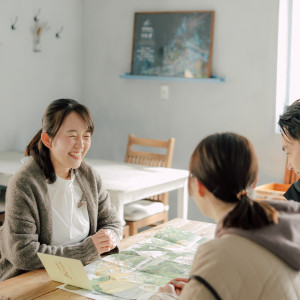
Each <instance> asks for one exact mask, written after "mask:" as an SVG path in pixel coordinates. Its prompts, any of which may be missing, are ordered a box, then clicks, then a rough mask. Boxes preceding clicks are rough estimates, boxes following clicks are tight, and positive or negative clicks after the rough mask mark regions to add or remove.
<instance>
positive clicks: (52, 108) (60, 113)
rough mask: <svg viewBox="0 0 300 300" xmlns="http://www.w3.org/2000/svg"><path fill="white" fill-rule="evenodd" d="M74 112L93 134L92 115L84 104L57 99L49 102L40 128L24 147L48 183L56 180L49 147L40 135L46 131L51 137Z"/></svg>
mask: <svg viewBox="0 0 300 300" xmlns="http://www.w3.org/2000/svg"><path fill="white" fill-rule="evenodd" d="M71 112H76V113H77V114H78V115H80V116H81V117H82V119H83V120H84V121H85V123H86V126H87V128H88V131H89V132H90V133H91V134H93V132H94V122H93V119H92V116H91V114H90V112H89V110H88V109H87V107H85V106H84V105H82V104H80V103H78V102H77V101H75V100H72V99H58V100H55V101H53V102H51V103H50V104H49V106H48V107H47V109H46V111H45V113H44V116H43V119H42V129H41V130H39V132H38V133H37V134H36V135H35V136H34V137H33V139H32V140H31V141H30V143H29V144H28V146H27V147H26V149H25V156H32V157H33V159H34V160H35V161H36V162H37V164H38V165H39V166H40V168H41V169H42V170H43V172H44V174H45V177H46V179H47V180H48V182H49V183H53V182H55V180H56V174H55V171H54V168H53V165H52V162H51V159H50V152H49V149H48V148H47V147H46V146H45V145H44V144H43V142H42V140H41V135H42V133H43V132H47V133H48V135H49V137H50V138H51V139H53V138H54V137H55V136H56V134H57V132H58V130H59V128H60V127H61V125H62V123H63V121H64V120H65V118H66V117H67V116H68V115H69V114H70V113H71Z"/></svg>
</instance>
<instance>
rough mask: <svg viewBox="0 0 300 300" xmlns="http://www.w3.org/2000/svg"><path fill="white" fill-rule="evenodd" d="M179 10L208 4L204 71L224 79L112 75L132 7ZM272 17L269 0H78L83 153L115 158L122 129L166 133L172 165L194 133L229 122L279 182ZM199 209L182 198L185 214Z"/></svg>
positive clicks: (126, 59)
mask: <svg viewBox="0 0 300 300" xmlns="http://www.w3.org/2000/svg"><path fill="white" fill-rule="evenodd" d="M182 10H215V27H214V47H213V61H212V73H213V74H214V75H219V76H225V77H226V82H225V83H207V82H163V81H146V80H126V79H120V78H119V76H120V75H123V74H124V73H125V72H129V71H130V64H131V47H132V31H133V21H134V12H141V11H182ZM277 20H278V1H274V0H265V1H260V0H252V1H239V0H227V1H224V0H202V1H199V0H185V1H182V0H163V1H141V0H126V1H124V0H110V1H99V0H87V1H85V2H84V16H83V44H84V49H83V99H84V101H85V103H86V104H87V105H88V107H89V108H90V109H91V110H92V112H93V115H94V118H95V123H96V131H95V136H94V137H93V139H94V140H93V146H92V149H91V150H90V156H92V157H102V158H107V159H115V160H123V159H124V153H125V146H126V142H127V135H128V134H129V133H134V134H135V135H137V136H142V137H148V138H158V139H166V138H168V137H171V136H172V137H175V138H176V143H175V154H174V160H173V166H174V167H175V168H188V162H189V157H190V154H191V152H192V151H193V149H194V147H195V146H196V144H197V143H198V142H199V141H200V139H202V138H203V137H204V136H206V135H208V134H210V133H214V132H217V131H218V132H220V131H228V130H229V131H234V132H238V133H241V134H243V135H245V136H247V137H248V138H249V139H250V140H251V141H252V142H253V144H254V146H255V148H256V150H257V154H258V159H259V163H260V174H259V183H266V182H270V181H271V182H272V181H277V182H281V181H282V180H283V173H284V165H285V157H284V155H283V153H282V150H281V144H280V136H279V135H276V134H275V133H274V124H275V120H274V115H275V91H276V54H277ZM162 84H167V85H169V88H170V100H169V101H163V100H161V99H160V85H162ZM172 197H173V198H174V195H173V196H172ZM174 203H175V202H173V201H171V211H170V216H171V217H174V216H175V214H176V209H175V207H174ZM172 204H173V205H172ZM199 216H200V214H199V213H198V212H197V208H195V205H194V203H193V202H192V201H190V206H189V217H190V218H191V219H199Z"/></svg>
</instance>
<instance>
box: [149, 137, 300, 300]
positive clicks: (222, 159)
mask: <svg viewBox="0 0 300 300" xmlns="http://www.w3.org/2000/svg"><path fill="white" fill-rule="evenodd" d="M189 169H190V178H189V191H190V195H191V196H192V197H193V199H194V201H195V202H196V204H197V206H198V207H199V209H200V210H201V211H202V212H203V213H204V214H205V215H206V216H209V217H211V218H213V219H214V220H215V221H216V223H217V227H216V232H215V239H213V240H211V241H209V242H206V243H205V244H202V245H201V246H200V247H199V248H198V251H197V254H196V256H195V259H194V262H193V265H192V267H191V271H190V277H189V278H175V279H174V280H172V281H170V282H169V284H167V285H166V286H164V287H161V288H160V290H159V292H158V293H157V294H155V295H154V296H152V298H151V299H152V300H159V299H165V300H167V299H183V300H185V299H189V300H193V299H195V300H196V299H197V300H198V299H206V300H207V299H230V300H234V299H251V300H255V299H278V300H279V299H295V300H296V299H300V273H299V270H300V204H299V203H298V202H294V201H264V202H262V201H255V200H254V199H252V198H251V190H252V189H253V187H254V186H255V184H256V180H257V173H258V164H257V157H256V154H255V151H254V149H253V146H252V145H251V143H250V142H249V141H248V140H247V139H246V138H245V137H243V136H240V135H237V134H234V133H222V134H213V135H210V136H208V137H206V138H205V139H203V140H202V141H201V142H200V143H199V144H198V146H197V147H196V149H195V150H194V152H193V154H192V156H191V160H190V167H189Z"/></svg>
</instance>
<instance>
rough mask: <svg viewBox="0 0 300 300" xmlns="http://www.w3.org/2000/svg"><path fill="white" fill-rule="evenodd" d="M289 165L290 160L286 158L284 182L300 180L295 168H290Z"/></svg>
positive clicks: (290, 182)
mask: <svg viewBox="0 0 300 300" xmlns="http://www.w3.org/2000/svg"><path fill="white" fill-rule="evenodd" d="M287 166H288V161H287V160H286V165H285V173H284V183H288V184H292V183H294V182H295V181H297V180H299V179H300V178H299V177H298V176H297V175H296V173H295V172H294V170H289V169H288V167H287Z"/></svg>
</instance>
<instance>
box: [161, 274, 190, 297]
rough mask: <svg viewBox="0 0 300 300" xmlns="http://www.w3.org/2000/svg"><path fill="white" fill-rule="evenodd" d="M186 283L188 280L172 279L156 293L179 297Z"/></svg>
mask: <svg viewBox="0 0 300 300" xmlns="http://www.w3.org/2000/svg"><path fill="white" fill-rule="evenodd" d="M187 283H188V278H174V279H173V280H171V281H170V282H168V283H167V284H166V285H165V286H163V287H160V288H159V290H158V292H160V293H169V294H172V295H177V296H180V294H181V293H182V290H183V288H184V287H185V286H186V284H187Z"/></svg>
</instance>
